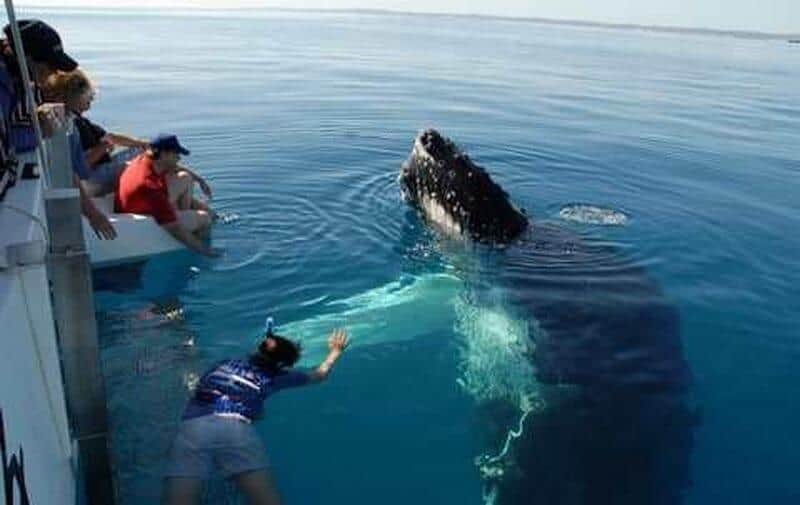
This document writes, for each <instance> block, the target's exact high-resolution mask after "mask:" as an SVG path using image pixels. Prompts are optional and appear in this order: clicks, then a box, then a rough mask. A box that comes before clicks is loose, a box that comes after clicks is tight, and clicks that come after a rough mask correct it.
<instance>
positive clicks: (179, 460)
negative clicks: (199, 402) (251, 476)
mask: <svg viewBox="0 0 800 505" xmlns="http://www.w3.org/2000/svg"><path fill="white" fill-rule="evenodd" d="M268 467H269V462H268V460H267V456H266V452H265V450H264V443H263V442H262V441H261V438H260V437H259V436H258V433H256V430H255V428H254V427H253V426H252V425H251V424H249V423H246V422H244V421H240V420H238V419H235V418H230V417H221V416H216V415H208V416H203V417H197V418H194V419H189V420H186V421H183V422H182V423H181V425H180V427H179V428H178V433H177V435H176V436H175V440H174V442H173V443H172V448H171V449H170V451H169V457H168V460H167V467H166V470H165V472H164V476H165V477H185V478H196V479H202V480H205V479H208V478H209V477H211V475H212V472H213V471H214V469H215V468H216V469H217V470H218V471H219V473H220V474H221V475H222V476H223V477H225V478H231V477H234V476H236V475H239V474H242V473H247V472H252V471H255V470H263V469H265V468H268Z"/></svg>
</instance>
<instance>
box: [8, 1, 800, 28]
mask: <svg viewBox="0 0 800 505" xmlns="http://www.w3.org/2000/svg"><path fill="white" fill-rule="evenodd" d="M16 4H18V5H19V6H25V5H39V6H58V7H73V6H92V7H115V6H121V7H148V6H160V7H192V6H194V7H204V8H209V7H213V8H219V7H273V6H274V7H291V8H300V7H303V8H317V9H320V8H322V9H348V8H357V9H364V8H370V9H391V10H400V11H410V12H448V13H463V14H493V15H500V16H530V17H546V18H555V19H579V20H588V21H606V22H614V23H636V24H651V25H672V26H688V27H704V28H720V29H739V30H758V31H768V32H792V33H800V0H485V1H483V2H475V3H474V4H472V5H467V2H464V1H463V0H437V1H436V2H430V1H426V0H305V1H303V2H291V1H287V0H216V1H212V0H19V1H17V2H16Z"/></svg>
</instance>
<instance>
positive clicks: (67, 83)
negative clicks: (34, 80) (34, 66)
mask: <svg viewBox="0 0 800 505" xmlns="http://www.w3.org/2000/svg"><path fill="white" fill-rule="evenodd" d="M42 91H43V92H44V95H45V98H46V99H47V100H48V101H55V102H62V103H65V104H67V105H69V104H70V103H74V102H75V100H77V99H78V98H80V97H81V96H82V95H83V94H85V93H89V92H94V91H95V85H94V83H93V82H92V81H91V79H89V77H88V76H87V75H86V73H85V72H84V71H83V70H81V69H79V68H76V69H75V70H73V71H71V72H54V73H53V74H52V75H50V77H48V78H47V82H46V83H45V85H44V89H43V90H42Z"/></svg>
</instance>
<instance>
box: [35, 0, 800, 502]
mask: <svg viewBox="0 0 800 505" xmlns="http://www.w3.org/2000/svg"><path fill="white" fill-rule="evenodd" d="M20 14H21V15H23V16H24V15H34V14H35V15H38V16H41V17H43V18H44V19H46V20H48V21H49V22H51V23H52V24H53V25H55V26H56V27H57V28H58V29H59V30H60V31H61V33H62V35H63V38H64V43H65V47H66V48H67V50H68V51H69V52H70V53H71V54H73V55H74V56H75V57H76V58H77V59H78V60H79V61H80V63H81V65H82V66H83V67H84V68H85V69H86V70H87V71H88V72H89V73H90V74H91V76H92V77H93V78H94V79H95V80H96V82H97V84H98V85H99V87H100V93H99V94H98V98H97V100H96V102H95V104H94V107H93V109H92V111H91V112H90V114H89V115H90V117H92V118H93V119H94V120H96V121H98V122H100V123H101V124H103V125H105V126H106V127H107V128H108V129H111V130H114V131H121V132H131V133H136V134H138V135H142V136H148V135H151V134H154V133H156V132H159V131H173V132H176V133H178V134H179V135H180V137H181V138H182V140H183V141H185V143H186V144H187V145H188V147H189V148H190V149H191V150H192V155H191V156H190V157H188V158H187V161H188V162H189V163H190V164H191V165H192V166H194V167H195V168H196V169H197V170H198V171H199V172H201V173H202V174H204V175H205V176H206V177H207V179H208V180H209V182H210V183H211V184H212V185H213V188H214V192H215V195H214V200H213V204H214V206H215V207H216V208H217V209H218V210H219V211H221V212H222V214H223V215H224V217H225V219H223V220H222V222H220V223H219V224H217V225H216V226H215V229H214V243H215V245H218V246H221V247H223V248H224V249H225V251H226V253H225V256H224V257H223V258H221V259H219V260H214V261H209V260H205V259H201V258H197V257H194V256H192V255H190V254H177V255H172V256H169V257H163V258H156V259H154V260H152V261H151V262H149V263H148V264H146V265H144V266H141V267H140V268H127V269H124V270H115V271H113V272H103V273H102V274H98V288H103V289H102V290H98V292H97V314H98V321H99V324H100V338H101V341H102V342H101V343H102V349H103V351H102V352H103V365H104V373H105V376H106V381H107V389H108V393H109V411H110V416H111V422H112V428H113V435H112V442H113V450H114V462H115V465H116V469H117V472H118V484H119V489H120V494H121V498H122V503H125V504H128V505H139V504H144V503H154V502H156V501H157V499H158V496H159V493H160V477H159V472H160V471H161V468H160V467H161V465H162V464H163V457H164V453H165V451H166V449H167V447H168V445H169V442H170V440H171V437H172V434H173V433H174V429H175V427H176V425H177V420H178V418H179V416H180V412H181V409H182V407H183V404H184V402H185V400H186V398H187V395H188V387H189V386H190V385H191V384H192V381H193V380H195V379H196V377H197V375H198V374H200V373H202V371H203V370H204V369H205V368H206V367H207V366H208V365H209V364H210V363H212V362H214V361H215V360H218V359H220V358H223V357H228V356H238V355H243V354H246V353H247V352H249V350H250V349H252V347H253V345H254V343H255V342H256V339H257V336H258V333H259V330H260V328H261V326H262V325H263V321H264V318H265V317H266V316H267V315H271V316H273V317H275V319H276V320H277V322H278V324H279V329H280V330H281V331H282V332H285V333H287V334H290V335H294V336H296V337H299V338H301V339H302V341H303V343H304V346H305V350H306V358H305V359H304V364H306V365H312V364H313V363H314V362H315V360H317V359H319V358H320V357H321V356H323V354H324V348H325V344H324V337H325V335H326V333H327V332H328V331H330V329H332V328H333V327H335V326H340V325H343V326H346V327H348V328H349V329H350V331H351V334H352V335H353V346H352V349H351V350H350V351H349V352H348V354H347V355H346V356H345V357H344V358H343V359H342V361H341V364H340V365H339V367H338V369H337V370H336V372H335V374H334V375H333V377H332V378H331V380H330V381H329V382H328V383H326V384H324V385H322V386H319V387H316V388H309V389H305V390H294V391H288V392H284V393H281V394H279V395H277V396H275V397H273V398H270V399H269V400H268V404H267V412H268V413H267V416H266V418H265V419H264V420H263V421H262V422H261V423H259V424H258V430H259V432H260V433H261V434H262V436H263V437H264V440H265V443H266V446H267V448H268V452H269V457H270V459H271V461H272V464H273V471H274V474H275V477H276V479H277V482H278V485H279V487H280V490H281V493H282V494H283V496H284V498H285V501H286V502H287V503H320V502H322V501H325V502H326V503H334V504H336V503H352V502H357V503H362V502H363V503H366V502H380V503H383V504H394V503H397V504H400V503H409V502H412V501H413V502H420V501H422V502H425V503H459V504H462V503H464V504H466V503H475V504H477V503H482V502H484V500H485V496H484V494H485V492H486V491H487V487H486V482H485V481H483V480H482V478H481V472H480V469H479V468H478V467H477V466H476V465H475V462H474V460H475V458H476V457H478V456H480V455H487V456H492V455H496V454H498V453H499V452H500V451H501V449H502V445H503V442H504V440H505V437H504V435H505V434H506V433H507V432H508V430H514V429H516V428H517V427H518V422H519V421H521V423H520V424H521V425H522V428H523V432H525V429H526V427H529V426H531V423H533V422H535V417H536V416H537V413H538V412H539V410H538V409H540V408H542V407H541V404H540V402H543V401H545V400H543V397H541V396H540V395H538V393H537V391H539V390H540V385H537V384H536V383H535V382H536V381H535V380H533V370H532V365H531V362H530V360H529V359H527V358H526V353H528V352H530V349H529V348H527V347H526V345H528V344H529V343H530V341H531V338H532V336H531V335H529V334H528V331H529V329H530V328H534V327H535V321H529V317H528V316H527V315H526V314H525V313H524V311H522V312H520V311H519V310H513V309H512V308H511V307H509V306H508V304H506V302H505V300H506V295H505V293H504V291H503V288H502V287H501V286H496V285H494V282H493V281H494V279H495V278H496V276H494V275H493V274H492V271H491V266H489V267H485V268H484V270H486V271H483V273H482V275H481V277H480V279H479V280H478V281H475V280H474V279H468V278H467V276H465V275H463V272H465V271H471V270H472V269H473V266H474V264H476V263H481V261H482V258H483V257H484V256H485V254H484V251H481V250H476V251H473V252H472V253H465V252H464V250H463V247H461V246H459V245H457V244H456V245H454V244H452V243H450V242H449V241H448V240H445V239H443V238H442V237H439V236H437V235H436V234H435V233H431V232H430V231H428V230H427V229H426V227H425V226H424V224H423V223H422V222H421V221H420V219H419V218H418V216H417V215H416V214H415V213H414V212H413V211H411V210H410V209H409V208H408V206H407V205H406V204H405V203H404V202H403V201H402V200H401V198H400V192H399V187H398V185H397V183H396V176H397V173H398V170H399V168H400V165H401V163H402V162H403V160H404V159H405V157H406V156H407V154H408V152H409V151H410V148H411V146H412V142H413V139H414V136H415V135H416V133H417V132H418V131H420V130H421V129H423V128H425V127H431V126H432V127H436V128H438V129H440V131H442V132H443V133H444V134H445V135H448V136H450V137H451V138H453V139H454V140H455V141H456V142H457V143H459V144H460V145H461V146H462V147H463V148H464V149H465V150H466V151H467V152H469V153H470V154H471V156H472V157H473V158H474V159H475V160H477V162H478V163H480V164H482V165H483V166H485V167H486V168H487V169H488V170H489V171H490V173H491V174H492V175H493V176H494V177H495V179H496V180H497V181H498V182H499V183H500V184H501V185H502V186H503V187H504V188H506V189H507V190H508V192H509V193H510V196H511V198H512V200H513V201H515V202H516V203H518V204H519V205H520V206H522V207H524V208H526V209H527V211H528V213H529V214H530V215H531V216H533V217H534V219H535V220H547V221H549V222H551V223H555V224H558V225H559V226H563V227H564V228H567V229H570V230H572V231H574V232H576V233H579V234H580V235H581V236H583V237H584V238H585V239H586V240H595V241H603V242H604V243H608V244H612V245H613V246H614V247H615V248H616V250H617V251H618V252H619V254H620V255H621V256H623V257H625V258H627V260H629V261H630V262H631V263H632V264H635V265H636V266H638V267H642V268H644V269H645V270H646V271H647V273H648V275H649V276H651V277H652V278H654V279H655V280H656V281H657V282H658V283H659V284H660V286H661V289H662V290H663V292H664V294H665V296H666V297H667V298H668V299H669V300H670V302H671V303H672V304H674V306H675V307H676V308H677V310H678V311H679V313H680V317H681V326H680V335H681V340H682V343H683V352H684V354H685V356H686V359H687V360H688V363H689V366H690V368H691V371H692V374H693V383H692V386H691V391H690V395H689V397H688V399H687V402H688V404H690V405H691V406H692V409H693V410H694V412H695V413H696V419H697V422H696V425H695V426H694V427H693V428H692V430H691V431H692V447H691V451H690V459H689V462H688V464H687V465H686V471H687V472H688V475H689V483H688V484H687V485H686V486H685V489H681V490H678V491H676V490H675V489H667V488H665V489H662V490H661V491H662V492H663V495H662V496H664V497H666V496H672V495H673V494H674V493H677V494H678V495H680V499H679V500H678V501H679V502H682V503H686V504H692V505H699V504H703V505H707V504H717V503H719V504H725V505H735V504H752V503H769V504H783V503H787V504H788V503H797V502H798V500H800V484H798V483H797V476H796V470H797V468H798V467H800V455H798V454H799V453H798V451H797V448H796V447H795V446H796V445H797V444H798V441H799V440H800V437H798V434H797V427H798V426H800V407H798V403H797V401H796V400H795V395H796V389H797V385H798V384H800V367H798V366H797V362H798V359H799V358H800V342H799V341H798V336H800V335H798V331H797V326H796V323H795V318H796V315H797V314H798V313H800V287H798V286H800V255H798V251H800V235H799V234H798V233H797V230H798V229H799V228H800V217H799V216H798V214H799V213H800V205H798V201H799V200H798V195H800V182H798V180H799V178H798V175H800V170H799V168H798V167H800V151H798V147H797V146H798V145H800V128H798V126H800V87H798V86H797V83H798V81H800V65H799V64H798V62H800V52H799V51H800V48H798V47H794V46H792V45H790V44H787V43H786V41H781V40H757V39H739V38H735V37H729V36H711V35H705V36H698V35H688V34H681V33H670V34H664V33H655V32H644V31H634V30H617V29H603V28H591V27H572V26H555V25H543V24H537V23H533V22H511V21H504V20H492V19H477V18H463V17H442V16H438V17H425V16H418V15H383V14H368V13H313V12H309V13H298V12H287V11H271V12H258V13H217V14H212V13H202V12H200V13H175V12H171V13H167V12H144V11H141V12H136V11H119V12H116V13H100V12H95V11H65V10H53V11H33V10H25V9H21V12H20ZM454 248H455V249H458V252H456V253H455V254H454V253H453V252H452V250H453V249H454ZM110 280H113V281H115V282H114V283H113V284H114V285H110V284H109V281H110ZM100 281H102V282H100ZM473 282H474V283H476V284H479V285H480V286H481V293H482V294H481V303H477V302H476V301H475V299H474V297H473V296H472V293H474V287H472V286H471V283H473ZM101 284H102V285H101ZM111 288H113V289H111ZM487 300H488V301H487ZM527 323H530V325H528V324H527ZM565 394H566V393H565ZM501 404H502V406H501ZM554 405H555V406H554V407H552V408H556V407H557V403H556V404H554ZM516 408H519V410H515V409H516ZM529 409H533V410H531V412H530V413H529V414H528V417H527V418H525V417H522V415H523V413H525V412H527V410H529ZM620 429H625V428H622V427H621V428H620ZM591 430H592V426H587V427H586V432H585V433H589V436H591V433H592V431H591ZM524 436H527V435H523V437H524ZM510 440H511V441H510V449H509V451H510V454H511V456H510V457H507V458H510V459H506V460H504V461H505V462H506V463H508V466H507V467H506V468H509V469H510V470H509V471H508V472H507V476H506V477H505V478H508V479H517V480H521V481H523V482H524V481H525V480H526V478H531V476H529V475H525V473H524V468H523V469H522V470H520V469H519V468H515V467H514V460H515V459H517V460H519V459H520V458H519V457H516V458H515V457H514V454H513V453H514V450H515V445H514V444H515V441H516V439H513V438H511V439H510ZM613 449H614V448H613V447H612V448H610V450H609V454H612V455H613V453H614V451H613ZM540 452H541V453H537V454H535V455H531V454H528V455H526V457H528V458H531V457H535V459H536V460H538V461H539V462H542V465H543V466H545V467H546V466H547V462H548V461H549V460H551V459H552V460H553V461H555V460H556V459H557V458H558V457H559V456H560V455H558V454H549V453H548V452H547V451H540ZM551 478H552V479H555V480H556V481H558V482H563V483H564V486H563V488H564V490H565V494H564V495H563V496H562V499H559V500H557V502H559V503H577V502H576V501H574V500H572V501H571V499H570V498H569V493H568V490H569V489H577V488H580V487H581V486H582V485H583V483H582V482H580V479H579V478H576V477H575V476H574V475H570V474H564V475H558V474H555V475H552V476H551ZM665 486H668V485H667V484H665ZM613 487H614V486H613V483H611V484H610V485H609V488H611V489H613ZM618 498H620V497H614V496H613V493H612V495H611V496H606V497H596V498H595V499H593V500H590V501H589V502H590V503H620V501H619V499H618ZM620 499H621V498H620ZM237 500H238V498H237V497H236V493H235V492H234V490H233V489H232V488H231V487H230V485H228V484H226V483H222V482H216V481H215V482H212V483H211V484H210V485H209V487H208V490H207V492H206V503H237ZM663 501H664V502H667V500H666V499H664V500H663ZM650 502H651V503H660V501H659V500H658V499H656V498H654V499H653V500H651V501H650ZM669 503H673V502H669Z"/></svg>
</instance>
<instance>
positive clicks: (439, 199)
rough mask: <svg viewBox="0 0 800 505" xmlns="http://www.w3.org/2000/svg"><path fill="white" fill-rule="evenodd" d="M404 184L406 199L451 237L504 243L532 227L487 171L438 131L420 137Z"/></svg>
mask: <svg viewBox="0 0 800 505" xmlns="http://www.w3.org/2000/svg"><path fill="white" fill-rule="evenodd" d="M398 180H399V182H400V186H401V188H402V191H403V197H404V198H405V200H406V201H407V202H408V203H410V204H411V205H412V206H414V207H416V208H417V209H418V210H419V211H420V212H421V213H422V214H423V215H424V216H425V219H427V220H428V221H429V222H430V223H432V224H434V225H435V226H436V227H437V228H439V229H440V230H442V231H444V232H445V233H447V234H449V235H457V236H463V237H467V238H470V239H472V240H476V241H479V242H485V243H498V244H503V243H507V242H510V241H512V240H513V239H515V238H516V237H517V236H519V235H520V234H521V233H522V232H523V231H524V230H525V229H526V228H527V226H528V218H527V217H526V216H525V214H524V213H523V212H521V211H520V210H519V209H517V208H516V207H515V206H514V205H513V204H512V203H511V202H510V200H509V198H508V194H507V193H506V192H505V191H503V188H501V187H500V186H499V185H498V184H497V183H495V182H494V181H493V180H492V178H491V177H490V176H489V174H488V173H487V172H486V170H485V169H484V168H483V167H481V166H479V165H477V164H476V163H475V162H473V161H472V160H471V159H470V158H469V156H467V155H466V154H465V153H463V152H462V151H461V150H460V149H459V148H458V146H456V145H455V144H454V143H453V142H452V141H451V140H450V139H448V138H445V137H443V136H442V135H441V134H439V132H437V131H436V130H433V129H429V130H425V131H423V132H422V133H420V134H419V135H418V136H417V138H416V139H415V140H414V147H413V149H412V150H411V154H410V155H409V157H408V159H407V160H406V162H405V163H404V164H403V167H402V169H401V171H400V176H399V177H398Z"/></svg>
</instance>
